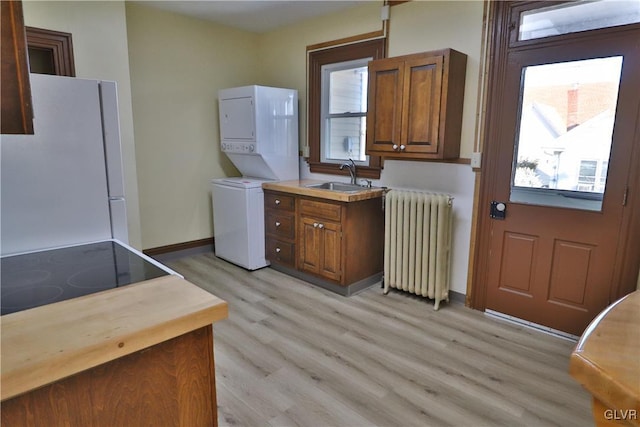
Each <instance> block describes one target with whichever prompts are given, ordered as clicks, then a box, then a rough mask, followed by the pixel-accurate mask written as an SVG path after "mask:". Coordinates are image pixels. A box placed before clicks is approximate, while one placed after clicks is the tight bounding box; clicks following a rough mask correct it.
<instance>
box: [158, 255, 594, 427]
mask: <svg viewBox="0 0 640 427" xmlns="http://www.w3.org/2000/svg"><path fill="white" fill-rule="evenodd" d="M168 264H169V265H170V266H171V267H172V268H173V269H175V270H176V271H178V272H180V273H181V274H183V275H184V276H185V278H186V279H187V280H189V281H191V282H192V283H195V284H196V285H198V286H200V287H202V288H204V289H206V290H208V291H210V292H212V293H213V294H215V295H217V296H219V297H221V298H223V299H225V300H226V301H227V302H228V303H229V318H228V319H226V320H224V321H221V322H218V323H216V325H215V326H214V341H215V358H216V382H217V393H218V411H219V412H218V418H219V423H220V426H247V427H253V426H274V427H275V426H313V427H317V426H354V427H355V426H393V427H400V426H402V427H404V426H407V427H409V426H448V425H451V426H474V427H475V426H564V427H567V426H576V427H585V426H592V425H593V421H592V419H591V409H590V397H589V394H588V393H587V392H585V391H584V390H583V389H582V388H581V387H580V386H579V385H578V384H577V383H576V382H574V381H573V380H572V378H571V377H570V376H569V374H568V373H567V368H568V360H569V355H570V353H571V351H572V349H573V347H574V343H572V342H570V341H567V340H564V339H561V338H556V337H553V336H550V335H546V334H544V333H542V332H538V331H535V330H531V329H528V328H525V327H520V326H518V325H514V324H511V323H507V322H503V321H500V320H495V319H492V318H489V317H487V316H485V315H484V314H483V313H481V312H479V311H475V310H471V309H468V308H466V307H464V306H463V305H461V304H442V305H441V308H440V310H439V311H434V310H433V303H432V302H431V301H429V300H425V299H422V298H419V297H415V296H411V295H409V294H406V293H402V292H394V291H392V292H391V293H389V295H386V296H385V295H382V290H381V289H380V288H379V287H378V286H374V287H372V288H369V289H367V290H365V291H364V292H362V293H360V294H358V295H355V296H351V297H348V298H347V297H342V296H339V295H336V294H333V293H331V292H329V291H325V290H323V289H320V288H317V287H315V286H313V285H309V284H307V283H305V282H302V281H300V280H297V279H294V278H291V277H289V276H287V275H284V274H281V273H279V272H277V271H274V270H272V269H270V268H265V269H261V270H257V271H255V272H248V271H246V270H244V269H242V268H239V267H236V266H234V265H232V264H229V263H227V262H225V261H222V260H219V259H217V258H216V257H215V256H214V255H213V254H200V255H194V256H189V257H185V258H182V259H179V260H175V261H173V262H169V263H168Z"/></svg>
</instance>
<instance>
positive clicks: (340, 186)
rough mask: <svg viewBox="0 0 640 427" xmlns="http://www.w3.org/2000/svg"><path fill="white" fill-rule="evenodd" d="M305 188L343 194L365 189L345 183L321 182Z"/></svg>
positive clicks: (364, 188)
mask: <svg viewBox="0 0 640 427" xmlns="http://www.w3.org/2000/svg"><path fill="white" fill-rule="evenodd" d="M306 187H307V188H317V189H319V190H331V191H340V192H343V193H355V192H357V191H364V190H366V189H367V188H366V187H362V186H360V185H354V184H347V183H345V182H323V183H321V184H309V185H306Z"/></svg>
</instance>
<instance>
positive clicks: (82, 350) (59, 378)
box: [0, 275, 228, 427]
mask: <svg viewBox="0 0 640 427" xmlns="http://www.w3.org/2000/svg"><path fill="white" fill-rule="evenodd" d="M227 315H228V310H227V303H226V302H225V301H223V300H221V299H219V298H218V297H216V296H214V295H212V294H210V293H208V292H206V291H205V290H203V289H200V288H199V287H197V286H195V285H193V284H191V283H189V282H188V281H186V280H184V279H182V278H180V277H179V276H174V275H172V276H164V277H160V278H157V279H153V280H147V281H144V282H140V283H136V284H132V285H128V286H125V287H121V288H115V289H112V290H108V291H104V292H100V293H97V294H92V295H87V296H83V297H79V298H75V299H70V300H67V301H61V302H58V303H55V304H50V305H45V306H42V307H37V308H33V309H30V310H25V311H20V312H17V313H12V314H8V315H5V316H2V317H1V318H0V321H1V322H2V324H1V327H2V349H1V354H2V362H1V367H2V373H1V378H0V381H1V383H0V387H1V400H2V411H1V420H2V425H3V426H5V425H6V426H45V425H46V426H54V425H67V426H82V427H85V426H105V427H106V426H109V427H112V426H117V425H120V426H125V425H126V426H139V425H149V426H150V425H156V426H190V427H191V426H212V425H217V408H216V390H215V370H214V357H213V328H212V324H213V323H215V322H217V321H219V320H222V319H224V318H226V317H227Z"/></svg>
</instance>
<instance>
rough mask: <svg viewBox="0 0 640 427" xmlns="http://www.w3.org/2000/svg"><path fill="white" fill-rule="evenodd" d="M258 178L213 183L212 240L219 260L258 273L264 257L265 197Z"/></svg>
mask: <svg viewBox="0 0 640 427" xmlns="http://www.w3.org/2000/svg"><path fill="white" fill-rule="evenodd" d="M267 181H268V180H264V179H259V178H247V177H240V178H220V179H214V180H212V181H211V194H212V200H213V236H214V241H215V254H216V256H217V257H219V258H222V259H224V260H227V261H229V262H232V263H234V264H236V265H239V266H241V267H244V268H246V269H248V270H256V269H258V268H262V267H266V266H267V265H269V262H268V261H267V260H266V259H265V257H264V245H265V238H264V193H263V191H262V183H263V182H267Z"/></svg>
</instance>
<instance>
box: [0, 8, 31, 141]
mask: <svg viewBox="0 0 640 427" xmlns="http://www.w3.org/2000/svg"><path fill="white" fill-rule="evenodd" d="M0 4H1V10H0V15H1V18H2V40H1V42H0V46H1V48H0V49H1V51H2V72H1V76H2V81H1V83H0V84H1V85H2V114H1V116H0V127H1V129H0V133H3V134H33V105H32V104H31V86H30V82H29V60H28V57H27V43H26V38H25V29H24V19H23V17H22V2H20V1H8V0H2V1H0Z"/></svg>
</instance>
